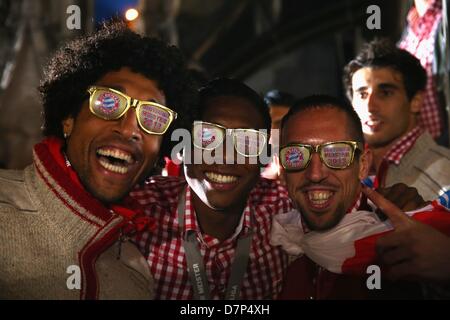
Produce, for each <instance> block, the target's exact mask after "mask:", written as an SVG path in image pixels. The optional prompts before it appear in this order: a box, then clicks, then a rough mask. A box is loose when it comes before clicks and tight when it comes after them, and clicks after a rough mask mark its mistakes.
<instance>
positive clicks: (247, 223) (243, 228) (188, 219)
mask: <svg viewBox="0 0 450 320" xmlns="http://www.w3.org/2000/svg"><path fill="white" fill-rule="evenodd" d="M251 199H252V197H251V194H250V196H249V197H248V200H247V204H246V206H245V208H244V211H243V213H242V216H241V219H240V221H239V224H238V226H237V227H236V230H235V232H234V233H233V235H232V236H231V237H230V238H229V239H227V240H226V241H228V240H234V239H235V238H237V237H238V235H240V234H241V233H242V235H243V236H244V235H247V234H248V232H250V230H251V227H252V210H251ZM189 231H195V232H196V233H197V234H199V235H202V238H203V240H204V241H205V242H208V243H215V242H218V240H217V239H215V238H213V237H211V236H209V235H204V234H202V232H201V230H200V226H199V224H198V220H197V214H196V212H195V209H194V203H193V202H192V190H191V188H190V187H189V186H187V187H186V199H185V213H184V230H183V237H184V235H185V234H186V233H187V232H189Z"/></svg>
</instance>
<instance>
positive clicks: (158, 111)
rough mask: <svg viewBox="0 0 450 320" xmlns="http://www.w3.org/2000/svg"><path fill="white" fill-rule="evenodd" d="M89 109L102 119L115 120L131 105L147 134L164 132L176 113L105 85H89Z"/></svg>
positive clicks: (175, 116)
mask: <svg viewBox="0 0 450 320" xmlns="http://www.w3.org/2000/svg"><path fill="white" fill-rule="evenodd" d="M87 91H88V92H89V94H90V98H89V109H90V110H91V112H92V113H93V114H94V115H96V116H97V117H99V118H102V119H103V120H116V119H119V118H120V117H122V116H123V115H124V114H125V113H126V112H127V111H128V110H129V109H130V108H131V107H133V108H136V118H137V121H138V123H139V126H140V127H141V129H142V130H144V131H145V132H146V133H149V134H157V135H162V134H164V133H165V132H166V131H167V129H168V128H169V126H170V124H171V123H172V121H173V120H174V119H176V118H177V113H176V112H175V111H173V110H171V109H169V108H167V107H165V106H163V105H161V104H158V103H156V102H152V101H142V100H138V99H134V98H132V97H130V96H127V95H126V94H124V93H122V92H120V91H118V90H115V89H111V88H107V87H98V86H91V87H89V89H88V90H87Z"/></svg>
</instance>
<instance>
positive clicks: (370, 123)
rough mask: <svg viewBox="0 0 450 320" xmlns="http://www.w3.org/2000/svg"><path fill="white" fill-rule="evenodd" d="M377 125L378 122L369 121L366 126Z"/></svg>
mask: <svg viewBox="0 0 450 320" xmlns="http://www.w3.org/2000/svg"><path fill="white" fill-rule="evenodd" d="M379 123H380V121H379V120H369V121H367V125H369V126H376V125H377V124H379Z"/></svg>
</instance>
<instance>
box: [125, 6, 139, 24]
mask: <svg viewBox="0 0 450 320" xmlns="http://www.w3.org/2000/svg"><path fill="white" fill-rule="evenodd" d="M138 16H139V12H138V11H137V10H136V9H134V8H131V9H128V10H127V11H126V12H125V18H126V19H127V20H128V21H133V20H135V19H136V18H137V17H138Z"/></svg>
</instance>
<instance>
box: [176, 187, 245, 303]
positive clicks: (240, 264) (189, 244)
mask: <svg viewBox="0 0 450 320" xmlns="http://www.w3.org/2000/svg"><path fill="white" fill-rule="evenodd" d="M185 202H186V191H185V190H184V191H183V192H182V196H181V197H180V200H179V202H178V209H177V213H178V224H179V226H180V230H182V229H183V226H184V214H185V205H186V203H185ZM252 236H253V233H252V232H251V231H250V232H249V234H248V235H246V236H244V237H240V238H239V240H238V243H237V247H236V252H235V257H234V261H233V264H232V265H231V273H230V278H229V279H228V286H227V291H226V294H225V299H226V300H236V299H239V297H240V293H241V285H242V280H243V279H244V275H245V272H246V270H247V265H248V260H249V257H250V247H251V245H252ZM198 245H199V244H198V241H197V234H196V231H194V230H190V231H188V232H187V234H186V238H185V239H183V246H184V251H185V252H186V261H187V265H188V271H189V277H190V279H191V284H192V287H193V289H194V298H195V299H197V300H209V299H211V297H210V290H209V285H208V279H207V278H206V271H205V264H204V262H203V257H202V254H201V252H200V248H199V246H198Z"/></svg>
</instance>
